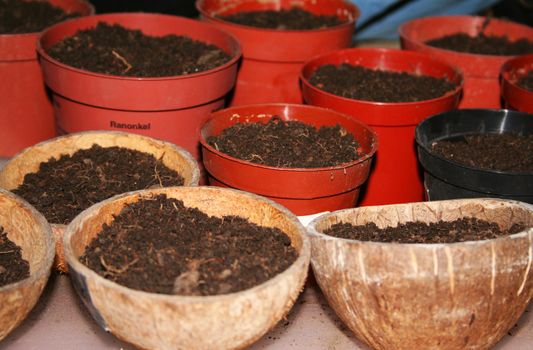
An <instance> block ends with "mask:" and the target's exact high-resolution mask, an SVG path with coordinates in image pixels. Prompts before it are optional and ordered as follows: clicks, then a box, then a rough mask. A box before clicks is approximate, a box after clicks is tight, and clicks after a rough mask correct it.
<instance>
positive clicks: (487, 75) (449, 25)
mask: <svg viewBox="0 0 533 350" xmlns="http://www.w3.org/2000/svg"><path fill="white" fill-rule="evenodd" d="M486 20H487V19H486V18H485V17H476V16H438V17H426V18H420V19H415V20H412V21H410V22H407V23H404V24H403V25H402V26H401V27H400V29H399V33H400V39H401V45H402V48H404V49H407V50H415V51H420V52H425V53H428V54H430V55H431V56H433V57H434V58H436V59H441V60H444V61H445V62H448V63H449V64H451V65H453V66H456V67H458V68H460V69H461V70H462V72H463V74H464V79H465V82H464V93H463V98H462V100H461V103H460V104H459V108H500V106H501V101H500V81H499V79H498V78H499V75H500V69H501V67H502V65H503V64H504V63H505V62H506V61H507V60H509V59H511V58H513V57H515V56H494V55H478V54H470V53H464V52H457V51H451V50H444V49H440V48H437V47H432V46H429V45H426V44H425V42H426V41H428V40H431V39H436V38H439V37H442V36H445V35H450V34H456V33H466V34H469V35H472V36H475V35H477V34H478V33H479V32H480V31H481V30H483V33H485V34H487V35H496V36H506V37H507V38H508V39H509V40H511V41H515V40H518V39H523V38H526V39H528V40H530V41H533V28H531V27H529V26H527V25H523V24H518V23H513V22H508V21H504V20H497V19H491V20H490V21H489V22H488V25H487V26H486V27H485V28H484V29H483V26H484V23H486Z"/></svg>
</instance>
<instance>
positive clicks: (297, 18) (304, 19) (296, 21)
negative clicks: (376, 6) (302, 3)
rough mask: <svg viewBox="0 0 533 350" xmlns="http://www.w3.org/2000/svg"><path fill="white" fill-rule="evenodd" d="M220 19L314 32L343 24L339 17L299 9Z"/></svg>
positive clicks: (253, 12)
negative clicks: (314, 30)
mask: <svg viewBox="0 0 533 350" xmlns="http://www.w3.org/2000/svg"><path fill="white" fill-rule="evenodd" d="M219 18H220V19H223V20H225V21H228V22H233V23H237V24H241V25H245V26H249V27H257V28H265V29H277V30H312V29H320V28H327V27H334V26H337V25H339V24H342V23H343V21H342V20H341V19H340V18H339V17H337V16H334V15H331V16H328V15H315V14H313V13H311V12H309V11H306V10H304V9H302V8H298V7H293V8H291V9H289V10H283V9H282V10H279V11H275V10H263V11H243V12H237V13H235V14H231V15H225V16H219Z"/></svg>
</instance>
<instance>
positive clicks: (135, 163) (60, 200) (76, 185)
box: [13, 145, 184, 224]
mask: <svg viewBox="0 0 533 350" xmlns="http://www.w3.org/2000/svg"><path fill="white" fill-rule="evenodd" d="M183 183H184V179H183V177H182V176H181V175H180V174H178V173H177V172H175V171H174V170H171V169H169V168H168V167H167V166H165V165H164V164H163V162H162V161H161V160H160V159H159V160H158V159H155V157H154V156H152V155H151V154H148V153H144V152H139V151H136V150H130V149H126V148H121V147H106V148H103V147H101V146H98V145H93V146H92V147H91V148H89V149H84V150H79V151H77V152H75V153H74V154H72V156H68V155H62V156H61V157H59V159H56V158H50V159H49V160H48V161H47V162H43V163H41V164H40V166H39V170H38V171H37V172H35V173H30V174H26V176H25V177H24V182H23V183H22V185H20V186H19V187H18V188H16V189H15V190H13V192H14V193H16V194H18V195H19V196H21V197H22V198H24V199H26V200H27V201H28V202H29V203H30V204H32V205H33V206H35V207H36V208H37V210H38V211H40V212H41V213H42V214H43V215H44V216H45V217H46V219H47V220H48V222H50V223H53V224H68V223H69V222H70V221H72V219H74V217H75V216H76V215H78V214H79V213H80V212H81V211H82V210H84V209H86V208H88V207H90V206H91V205H93V204H95V203H98V202H101V201H103V200H104V199H107V198H109V197H112V196H114V195H116V194H120V193H124V192H129V191H134V190H141V189H145V188H153V187H166V186H181V185H183Z"/></svg>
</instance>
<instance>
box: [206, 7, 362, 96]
mask: <svg viewBox="0 0 533 350" xmlns="http://www.w3.org/2000/svg"><path fill="white" fill-rule="evenodd" d="M292 6H298V7H301V8H303V9H305V10H307V11H309V12H312V13H314V14H321V15H337V16H339V18H341V19H343V20H346V21H347V22H346V23H344V24H342V25H338V26H335V27H330V28H324V29H317V30H275V29H264V28H254V27H249V26H243V25H239V24H235V23H231V22H228V21H224V20H221V19H220V18H218V17H216V16H221V15H230V14H234V13H237V12H242V11H263V10H279V9H289V8H291V7H292ZM196 7H197V9H198V11H199V12H200V14H201V18H202V19H203V20H205V21H207V22H210V23H213V24H214V25H216V26H217V27H219V28H221V29H224V30H226V31H228V32H230V33H232V34H234V35H235V36H236V37H237V38H238V39H239V41H240V42H241V44H242V50H243V61H242V64H241V67H240V68H239V74H238V78H237V84H236V86H235V91H234V95H233V98H232V100H231V102H230V105H232V106H236V105H245V104H252V103H265V102H287V103H301V102H302V96H301V93H300V86H299V82H298V74H299V73H300V69H301V67H302V64H303V63H304V62H305V61H306V60H308V59H310V58H311V57H313V56H315V55H318V54H320V53H322V52H327V51H332V50H336V49H340V48H345V47H348V46H349V45H350V43H351V40H352V34H353V31H354V29H355V21H356V19H357V18H358V17H359V11H358V9H357V8H356V7H355V6H354V5H353V4H351V3H349V2H348V1H345V0H301V1H298V2H295V1H292V0H197V1H196Z"/></svg>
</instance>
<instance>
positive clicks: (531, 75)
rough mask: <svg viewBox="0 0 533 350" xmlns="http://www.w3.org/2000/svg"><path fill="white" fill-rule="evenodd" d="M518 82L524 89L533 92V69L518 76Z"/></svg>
mask: <svg viewBox="0 0 533 350" xmlns="http://www.w3.org/2000/svg"><path fill="white" fill-rule="evenodd" d="M516 84H517V85H518V86H520V87H521V88H522V89H526V90H527V91H531V92H533V70H529V71H528V72H527V74H525V75H523V76H521V77H520V78H518V81H517V82H516Z"/></svg>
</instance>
